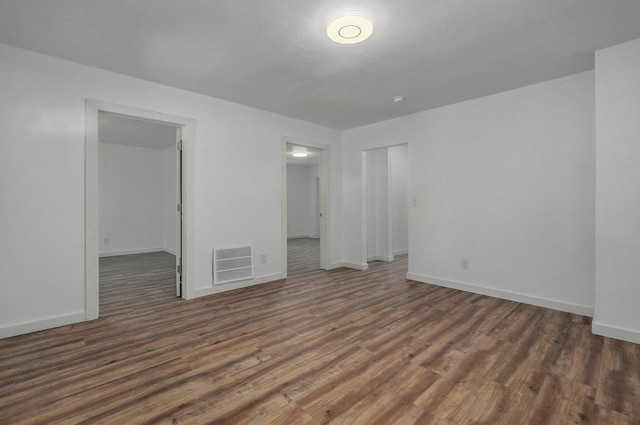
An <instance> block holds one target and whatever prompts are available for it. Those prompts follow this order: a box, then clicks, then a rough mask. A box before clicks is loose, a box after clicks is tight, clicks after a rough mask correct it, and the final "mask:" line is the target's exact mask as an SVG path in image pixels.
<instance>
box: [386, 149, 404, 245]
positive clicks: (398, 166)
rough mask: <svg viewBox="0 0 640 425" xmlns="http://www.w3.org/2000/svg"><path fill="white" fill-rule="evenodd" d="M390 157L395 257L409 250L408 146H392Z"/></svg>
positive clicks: (392, 232)
mask: <svg viewBox="0 0 640 425" xmlns="http://www.w3.org/2000/svg"><path fill="white" fill-rule="evenodd" d="M387 152H388V155H389V186H390V187H389V196H390V200H389V204H390V206H391V237H392V241H391V250H392V253H393V255H399V254H405V253H406V252H407V251H408V249H409V209H408V206H409V200H408V185H409V178H408V168H407V167H408V165H409V163H408V160H409V158H408V146H407V145H401V146H391V147H389V149H388V150H387Z"/></svg>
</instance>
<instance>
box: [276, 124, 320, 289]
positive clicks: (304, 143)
mask: <svg viewBox="0 0 640 425" xmlns="http://www.w3.org/2000/svg"><path fill="white" fill-rule="evenodd" d="M287 144H292V145H296V146H302V147H307V148H312V149H317V150H319V151H320V194H319V203H320V205H319V214H321V216H320V226H319V229H318V236H319V237H320V268H321V269H323V270H329V269H330V268H331V237H330V233H331V214H330V211H331V209H330V207H329V200H330V199H331V196H330V193H331V187H330V183H329V176H330V167H329V158H330V156H331V150H330V149H331V146H330V145H327V144H324V143H315V142H310V141H307V140H300V139H295V138H291V137H286V136H283V137H282V213H281V217H282V224H281V229H282V231H281V242H280V246H281V258H282V263H281V268H282V276H283V277H284V278H286V277H287V255H288V254H287Z"/></svg>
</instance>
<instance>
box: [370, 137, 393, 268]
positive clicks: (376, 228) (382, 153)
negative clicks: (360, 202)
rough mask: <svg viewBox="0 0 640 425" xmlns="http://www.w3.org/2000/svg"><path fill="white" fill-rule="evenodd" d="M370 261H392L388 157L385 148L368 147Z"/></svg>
mask: <svg viewBox="0 0 640 425" xmlns="http://www.w3.org/2000/svg"><path fill="white" fill-rule="evenodd" d="M365 155H366V161H367V163H366V179H367V185H366V189H365V190H366V194H367V205H366V208H367V212H366V214H367V217H366V220H367V261H373V260H380V261H391V260H393V254H392V249H391V214H390V212H391V206H390V204H389V202H390V196H389V191H390V181H389V157H388V152H387V149H386V148H383V149H373V150H370V151H367V152H366V153H365Z"/></svg>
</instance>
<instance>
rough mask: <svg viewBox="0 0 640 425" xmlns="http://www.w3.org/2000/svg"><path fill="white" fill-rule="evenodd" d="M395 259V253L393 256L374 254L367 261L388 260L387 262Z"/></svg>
mask: <svg viewBox="0 0 640 425" xmlns="http://www.w3.org/2000/svg"><path fill="white" fill-rule="evenodd" d="M393 260H395V258H393V255H391V256H386V255H372V256H370V257H367V261H386V262H391V261H393Z"/></svg>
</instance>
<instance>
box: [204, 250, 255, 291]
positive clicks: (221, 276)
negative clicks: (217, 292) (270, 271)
mask: <svg viewBox="0 0 640 425" xmlns="http://www.w3.org/2000/svg"><path fill="white" fill-rule="evenodd" d="M247 279H253V248H252V247H251V245H245V246H237V247H232V248H216V249H214V250H213V284H214V285H219V284H222V283H230V282H237V281H239V280H247Z"/></svg>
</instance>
